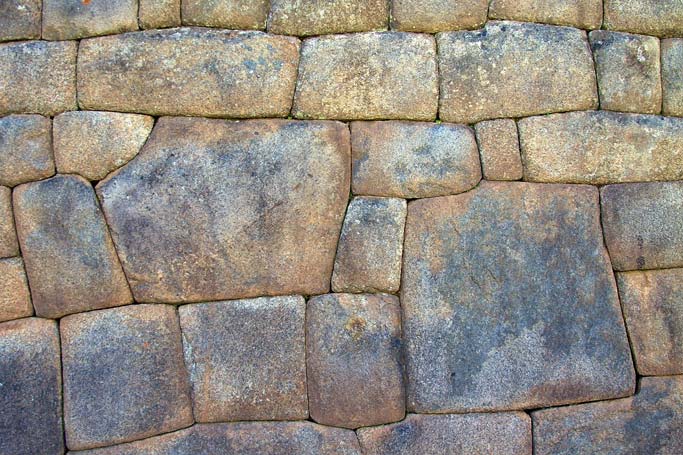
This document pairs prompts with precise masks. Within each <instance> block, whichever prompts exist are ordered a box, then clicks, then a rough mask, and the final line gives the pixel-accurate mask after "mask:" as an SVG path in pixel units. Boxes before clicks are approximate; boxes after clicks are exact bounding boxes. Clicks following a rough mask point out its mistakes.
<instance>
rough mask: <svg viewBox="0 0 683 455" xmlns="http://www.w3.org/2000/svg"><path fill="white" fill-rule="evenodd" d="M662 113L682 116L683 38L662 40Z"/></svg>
mask: <svg viewBox="0 0 683 455" xmlns="http://www.w3.org/2000/svg"><path fill="white" fill-rule="evenodd" d="M661 47H662V89H663V94H664V100H663V106H662V113H663V114H664V115H677V116H679V117H683V71H681V68H683V39H667V40H662V43H661Z"/></svg>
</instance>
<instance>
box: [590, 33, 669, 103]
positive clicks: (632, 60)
mask: <svg viewBox="0 0 683 455" xmlns="http://www.w3.org/2000/svg"><path fill="white" fill-rule="evenodd" d="M589 38H590V43H591V48H592V50H593V58H594V59H595V70H596V72H597V75H598V91H599V93H600V108H601V109H607V110H611V111H624V112H640V113H643V114H658V113H659V111H660V110H661V107H662V83H661V77H660V63H659V60H660V58H659V40H658V39H657V38H654V37H652V36H644V35H631V34H629V33H618V32H610V31H607V30H595V31H593V32H591V33H590V36H589Z"/></svg>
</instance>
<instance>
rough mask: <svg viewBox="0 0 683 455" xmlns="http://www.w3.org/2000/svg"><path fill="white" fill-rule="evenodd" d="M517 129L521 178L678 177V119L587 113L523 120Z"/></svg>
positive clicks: (682, 123) (682, 128) (681, 124)
mask: <svg viewBox="0 0 683 455" xmlns="http://www.w3.org/2000/svg"><path fill="white" fill-rule="evenodd" d="M517 126H518V128H519V138H520V145H521V149H522V162H523V163H524V178H525V179H526V180H530V181H534V182H566V183H590V184H594V185H599V184H605V183H616V182H637V181H644V180H677V179H683V166H682V165H681V160H683V119H677V118H666V117H659V116H654V115H637V114H621V113H617V112H605V111H591V112H570V113H565V114H553V115H547V116H542V117H531V118H525V119H522V120H520V121H519V122H518V123H517Z"/></svg>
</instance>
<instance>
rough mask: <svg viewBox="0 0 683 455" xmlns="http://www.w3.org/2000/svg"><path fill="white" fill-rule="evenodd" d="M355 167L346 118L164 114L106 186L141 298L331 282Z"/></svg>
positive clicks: (102, 191)
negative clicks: (228, 117)
mask: <svg viewBox="0 0 683 455" xmlns="http://www.w3.org/2000/svg"><path fill="white" fill-rule="evenodd" d="M350 167H351V166H350V151H349V132H348V129H347V127H346V125H343V124H341V123H336V122H298V121H286V120H252V121H243V122H228V121H224V120H209V119H189V118H162V119H160V120H159V121H158V122H157V126H156V127H155V129H154V130H153V132H152V135H151V137H150V139H149V140H148V141H147V144H146V146H145V147H144V148H143V150H142V152H140V154H139V155H138V156H137V157H136V158H135V159H133V161H131V162H130V163H128V164H127V165H126V166H125V167H123V168H122V169H121V170H120V171H119V172H118V173H116V174H114V175H113V176H111V177H109V178H108V179H106V180H104V181H102V182H101V183H100V184H99V185H98V193H99V195H100V198H101V201H102V206H103V209H104V212H105V214H106V216H107V220H108V222H109V226H110V228H111V230H112V235H113V238H114V241H115V243H116V246H117V248H118V251H119V252H120V254H121V258H122V263H123V266H124V269H125V271H126V273H127V276H128V279H129V280H130V283H131V287H132V290H133V295H134V296H135V298H136V300H137V301H142V302H197V301H206V300H222V299H235V298H245V297H257V296H262V295H275V294H305V295H310V294H321V293H325V292H328V290H329V286H330V277H331V275H332V266H333V262H334V254H335V250H336V246H337V240H338V238H339V232H340V230H341V225H342V220H343V216H344V210H345V208H346V202H347V200H348V194H349V186H350V176H349V174H350Z"/></svg>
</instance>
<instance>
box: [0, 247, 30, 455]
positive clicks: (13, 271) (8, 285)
mask: <svg viewBox="0 0 683 455" xmlns="http://www.w3.org/2000/svg"><path fill="white" fill-rule="evenodd" d="M31 315H33V306H31V294H30V293H29V290H28V281H27V280H26V272H24V262H23V261H22V260H21V258H5V259H0V322H1V321H9V320H11V319H19V318H25V317H28V316H31ZM0 453H1V452H0Z"/></svg>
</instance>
